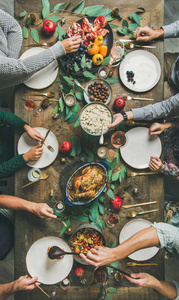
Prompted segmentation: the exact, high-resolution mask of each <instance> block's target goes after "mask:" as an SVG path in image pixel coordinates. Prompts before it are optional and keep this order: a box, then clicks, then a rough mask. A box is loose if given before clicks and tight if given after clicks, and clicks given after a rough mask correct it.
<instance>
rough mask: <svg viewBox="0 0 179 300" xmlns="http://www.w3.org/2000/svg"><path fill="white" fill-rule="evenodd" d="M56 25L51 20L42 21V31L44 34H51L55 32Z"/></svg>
mask: <svg viewBox="0 0 179 300" xmlns="http://www.w3.org/2000/svg"><path fill="white" fill-rule="evenodd" d="M55 28H56V25H55V23H53V22H52V21H51V20H45V21H44V23H43V32H44V33H45V34H46V35H49V36H50V35H52V34H53V33H54V32H55Z"/></svg>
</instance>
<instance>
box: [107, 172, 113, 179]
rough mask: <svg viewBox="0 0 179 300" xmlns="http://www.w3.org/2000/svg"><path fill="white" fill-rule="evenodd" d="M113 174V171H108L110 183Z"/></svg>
mask: <svg viewBox="0 0 179 300" xmlns="http://www.w3.org/2000/svg"><path fill="white" fill-rule="evenodd" d="M112 172H113V170H109V171H108V180H109V181H110V180H111V175H112Z"/></svg>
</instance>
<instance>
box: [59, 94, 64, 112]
mask: <svg viewBox="0 0 179 300" xmlns="http://www.w3.org/2000/svg"><path fill="white" fill-rule="evenodd" d="M58 103H59V106H60V110H61V112H63V110H64V107H65V105H64V102H63V99H62V97H60V99H59V101H58Z"/></svg>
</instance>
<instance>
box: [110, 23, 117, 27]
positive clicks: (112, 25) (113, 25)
mask: <svg viewBox="0 0 179 300" xmlns="http://www.w3.org/2000/svg"><path fill="white" fill-rule="evenodd" d="M110 26H111V28H117V27H118V25H115V24H110Z"/></svg>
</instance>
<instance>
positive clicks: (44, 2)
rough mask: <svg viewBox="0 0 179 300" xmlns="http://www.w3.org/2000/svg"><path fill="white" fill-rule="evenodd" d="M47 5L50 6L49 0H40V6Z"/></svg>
mask: <svg viewBox="0 0 179 300" xmlns="http://www.w3.org/2000/svg"><path fill="white" fill-rule="evenodd" d="M47 5H49V6H50V3H49V1H48V0H42V6H43V7H44V6H47Z"/></svg>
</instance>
